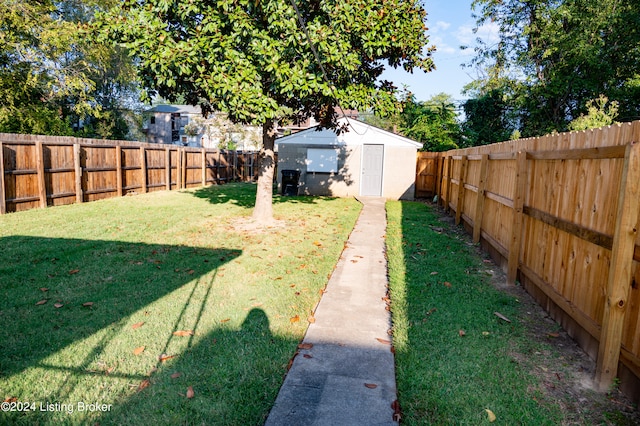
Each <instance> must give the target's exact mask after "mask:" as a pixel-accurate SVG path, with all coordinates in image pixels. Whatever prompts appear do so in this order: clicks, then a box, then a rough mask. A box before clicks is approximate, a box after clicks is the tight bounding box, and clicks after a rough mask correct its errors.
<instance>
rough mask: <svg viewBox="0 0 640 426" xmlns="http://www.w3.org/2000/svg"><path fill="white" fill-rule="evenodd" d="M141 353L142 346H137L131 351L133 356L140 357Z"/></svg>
mask: <svg viewBox="0 0 640 426" xmlns="http://www.w3.org/2000/svg"><path fill="white" fill-rule="evenodd" d="M142 352H144V346H138V347H137V348H135V349H134V350H133V354H134V355H140V354H141V353H142Z"/></svg>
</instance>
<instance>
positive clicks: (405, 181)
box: [382, 146, 417, 200]
mask: <svg viewBox="0 0 640 426" xmlns="http://www.w3.org/2000/svg"><path fill="white" fill-rule="evenodd" d="M416 153H417V149H416V148H414V147H406V148H405V147H399V146H391V147H387V148H386V150H385V156H384V176H383V180H382V185H383V186H382V196H383V197H385V198H387V199H390V200H399V199H402V200H413V199H414V195H415V193H416V169H415V167H416Z"/></svg>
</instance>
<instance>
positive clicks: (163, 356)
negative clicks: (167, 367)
mask: <svg viewBox="0 0 640 426" xmlns="http://www.w3.org/2000/svg"><path fill="white" fill-rule="evenodd" d="M174 357H175V355H167V354H162V355H160V356H159V357H158V361H160V362H165V361H166V360H168V359H171V358H174Z"/></svg>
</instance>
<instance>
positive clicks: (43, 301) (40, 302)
mask: <svg viewBox="0 0 640 426" xmlns="http://www.w3.org/2000/svg"><path fill="white" fill-rule="evenodd" d="M48 301H49V299H42V300H39V301H37V302H36V305H44V304H45V303H47V302H48Z"/></svg>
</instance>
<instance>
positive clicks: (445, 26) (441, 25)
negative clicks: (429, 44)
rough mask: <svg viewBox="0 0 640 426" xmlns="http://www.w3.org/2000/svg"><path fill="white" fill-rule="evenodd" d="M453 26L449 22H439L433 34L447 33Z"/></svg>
mask: <svg viewBox="0 0 640 426" xmlns="http://www.w3.org/2000/svg"><path fill="white" fill-rule="evenodd" d="M450 26H451V24H450V23H449V22H444V21H438V22H436V27H435V28H433V29H432V30H433V32H434V33H435V32H438V31H446V30H448V29H449V27H450Z"/></svg>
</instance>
